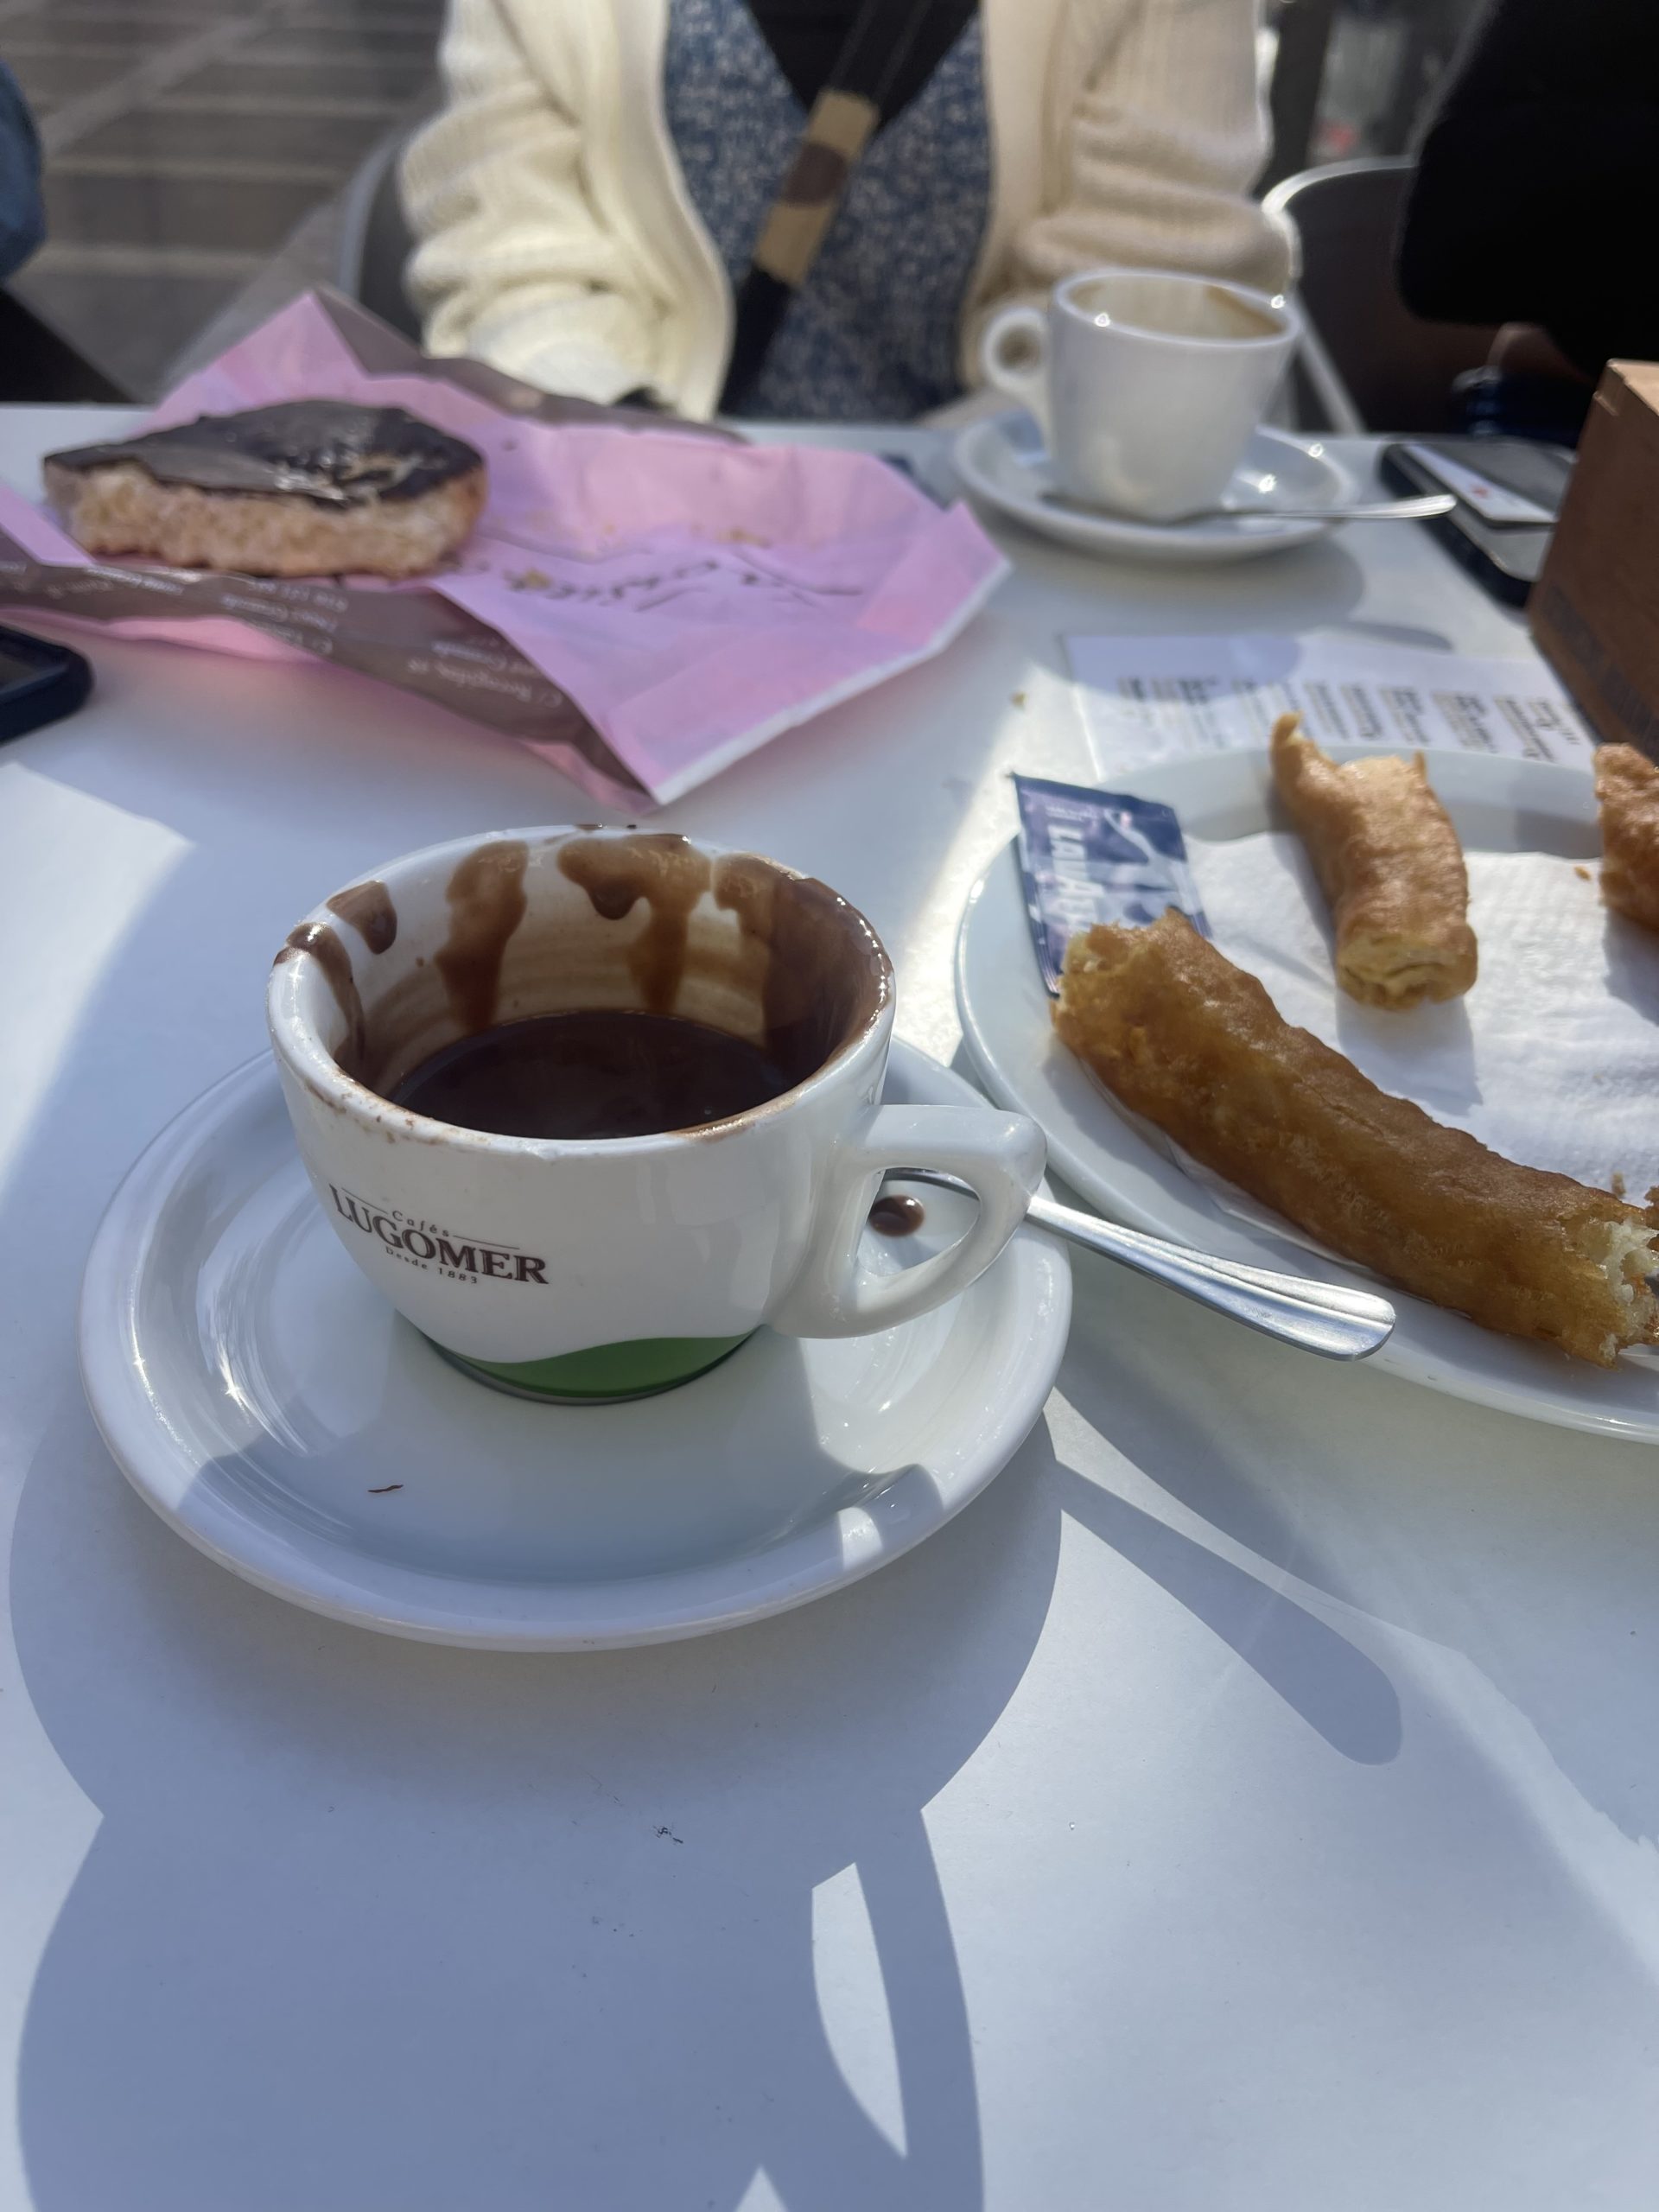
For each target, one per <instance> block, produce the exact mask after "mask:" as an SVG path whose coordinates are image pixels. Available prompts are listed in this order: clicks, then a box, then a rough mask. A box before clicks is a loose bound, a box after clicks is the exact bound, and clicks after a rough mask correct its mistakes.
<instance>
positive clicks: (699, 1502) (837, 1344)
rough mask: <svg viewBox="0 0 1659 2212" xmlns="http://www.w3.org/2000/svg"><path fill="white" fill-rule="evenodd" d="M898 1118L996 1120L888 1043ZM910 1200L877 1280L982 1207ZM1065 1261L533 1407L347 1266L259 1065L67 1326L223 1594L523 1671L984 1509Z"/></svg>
mask: <svg viewBox="0 0 1659 2212" xmlns="http://www.w3.org/2000/svg"><path fill="white" fill-rule="evenodd" d="M885 1096H887V1099H889V1100H891V1101H895V1102H897V1103H911V1104H940V1105H960V1104H974V1103H981V1102H980V1100H979V1095H978V1093H976V1092H975V1091H973V1090H970V1089H969V1086H968V1085H967V1084H965V1083H963V1080H962V1079H961V1077H957V1076H955V1075H953V1074H951V1073H950V1071H948V1070H946V1069H944V1068H942V1067H941V1066H939V1065H938V1063H937V1062H936V1061H933V1060H931V1059H930V1058H928V1057H927V1056H926V1055H925V1053H922V1052H918V1051H917V1050H915V1049H914V1048H913V1047H912V1046H906V1045H903V1044H900V1043H896V1042H895V1044H894V1045H893V1050H892V1056H891V1059H890V1061H889V1064H888V1071H887V1088H886V1093H885ZM916 1195H917V1196H918V1198H922V1199H923V1201H924V1202H925V1213H926V1218H925V1223H924V1224H923V1226H922V1227H921V1228H920V1230H918V1231H917V1232H916V1233H915V1234H914V1235H912V1236H908V1237H906V1238H904V1239H901V1240H893V1239H889V1238H886V1237H882V1236H878V1235H876V1234H875V1233H874V1231H871V1232H868V1234H867V1235H866V1236H865V1239H864V1243H863V1246H862V1249H861V1261H862V1263H863V1264H865V1265H867V1266H868V1267H869V1268H871V1269H872V1270H874V1271H876V1272H880V1273H884V1274H885V1273H889V1272H891V1271H893V1269H895V1268H900V1267H903V1266H906V1265H908V1264H911V1263H912V1262H913V1261H914V1260H917V1259H921V1258H924V1257H925V1256H927V1255H929V1254H930V1253H931V1252H933V1251H937V1250H939V1249H943V1247H944V1245H945V1244H946V1243H949V1242H950V1241H951V1240H952V1239H953V1238H954V1237H955V1236H957V1235H958V1234H959V1233H960V1232H961V1230H962V1229H963V1226H964V1225H965V1223H966V1220H967V1218H968V1217H969V1213H970V1211H971V1201H969V1200H968V1199H965V1198H962V1199H958V1198H956V1197H955V1196H954V1195H953V1194H951V1193H949V1192H938V1191H932V1190H928V1191H922V1190H920V1189H919V1188H918V1191H917V1193H916ZM1070 1318H1071V1276H1070V1272H1069V1269H1068V1266H1067V1262H1066V1259H1065V1254H1064V1252H1063V1250H1062V1249H1060V1248H1059V1247H1058V1245H1057V1244H1055V1243H1053V1242H1052V1240H1051V1239H1049V1238H1048V1237H1046V1236H1044V1235H1043V1234H1042V1233H1041V1232H1040V1231H1039V1230H1032V1229H1021V1230H1019V1231H1017V1232H1016V1234H1015V1236H1014V1241H1013V1242H1012V1243H1011V1244H1010V1245H1009V1246H1008V1247H1007V1250H1006V1251H1005V1252H1004V1253H1003V1255H1002V1256H1001V1258H1000V1259H999V1260H998V1261H997V1262H995V1265H994V1266H993V1267H992V1268H990V1269H989V1270H988V1272H987V1273H986V1274H984V1275H982V1276H981V1277H980V1279H979V1280H978V1281H976V1283H974V1284H973V1285H972V1286H971V1287H970V1288H969V1289H968V1290H967V1291H966V1292H964V1293H963V1294H962V1295H961V1296H959V1297H958V1298H957V1299H955V1300H951V1301H950V1303H949V1304H948V1305H946V1306H942V1307H940V1308H938V1310H937V1311H935V1312H934V1313H929V1314H925V1315H923V1316H922V1317H920V1318H919V1319H916V1320H913V1321H911V1322H907V1323H905V1324H903V1325H900V1326H899V1327H897V1328H893V1329H888V1330H886V1331H883V1332H880V1333H878V1334H875V1335H871V1336H867V1337H853V1338H837V1339H833V1340H826V1339H817V1340H812V1341H808V1340H804V1339H800V1338H788V1337H783V1336H779V1335H776V1334H774V1333H773V1332H772V1331H771V1330H769V1329H764V1328H763V1329H761V1330H760V1331H759V1332H757V1333H756V1334H755V1335H754V1336H753V1338H750V1339H749V1341H748V1342H747V1343H746V1344H743V1345H741V1347H740V1348H739V1350H738V1351H736V1352H735V1353H734V1355H733V1356H732V1357H730V1358H729V1359H728V1360H726V1361H725V1362H724V1363H722V1364H721V1365H720V1366H718V1367H716V1368H715V1369H713V1370H710V1371H709V1372H708V1373H706V1374H704V1375H702V1376H699V1377H698V1378H697V1379H696V1381H694V1382H691V1383H686V1384H684V1385H683V1386H682V1387H681V1388H679V1389H674V1390H671V1391H668V1392H666V1393H664V1395H660V1396H655V1397H646V1398H641V1399H637V1400H634V1401H632V1402H627V1403H623V1404H606V1405H594V1406H563V1405H549V1404H533V1403H527V1402H524V1401H523V1400H522V1399H520V1398H518V1397H514V1396H509V1395H503V1394H501V1393H499V1392H497V1391H494V1390H492V1389H488V1388H487V1387H486V1386H485V1385H484V1384H482V1383H479V1382H477V1381H475V1380H474V1379H473V1378H472V1377H470V1376H467V1375H465V1374H462V1373H461V1372H460V1371H458V1370H456V1369H455V1368H454V1367H453V1366H452V1365H450V1364H449V1363H448V1362H447V1361H446V1360H445V1359H444V1358H443V1357H441V1355H440V1354H439V1353H438V1351H436V1350H435V1348H434V1347H433V1346H432V1345H431V1344H429V1343H428V1342H427V1341H426V1340H425V1338H423V1337H422V1336H421V1335H420V1334H419V1332H417V1331H416V1330H415V1329H414V1328H413V1327H411V1326H410V1324H409V1323H408V1322H407V1321H405V1320H404V1319H401V1318H400V1317H399V1316H398V1315H397V1313H395V1312H394V1311H393V1310H392V1308H391V1306H390V1305H388V1304H387V1303H386V1301H385V1299H384V1298H382V1297H381V1296H380V1294H378V1292H377V1291H376V1290H375V1289H374V1288H373V1287H372V1286H371V1284H370V1283H369V1282H368V1281H367V1280H366V1278H365V1276H364V1275H363V1274H360V1273H359V1270H358V1269H357V1268H356V1267H355V1266H353V1262H352V1261H351V1260H350V1258H349V1257H348V1256H347V1255H346V1251H345V1249H343V1248H342V1246H341V1245H340V1242H339V1240H338V1239H337V1238H336V1236H334V1231H333V1230H331V1229H330V1227H329V1226H328V1224H327V1220H326V1218H325V1217H324V1215H323V1213H322V1211H321V1208H320V1206H319V1205H318V1204H317V1202H316V1199H315V1196H314V1194H313V1192H312V1189H311V1186H310V1184H309V1183H308V1180H307V1178H306V1175H305V1172H304V1169H303V1168H302V1166H301V1164H300V1161H299V1159H298V1156H297V1154H296V1151H295V1148H294V1140H293V1136H292V1133H291V1131H290V1128H289V1122H288V1116H287V1114H286V1112H285V1110H284V1109H283V1099H282V1094H281V1091H280V1089H279V1088H278V1084H277V1077H276V1072H275V1070H274V1068H273V1066H272V1065H271V1063H270V1060H269V1059H266V1058H260V1059H259V1060H257V1061H254V1062H251V1063H249V1064H248V1065H246V1066H245V1067H243V1068H240V1069H238V1070H237V1071H236V1072H235V1073H233V1074H232V1075H230V1076H227V1077H226V1078H225V1079H224V1080H223V1081H222V1082H220V1083H219V1084H215V1085H214V1087H213V1089H212V1090H209V1091H207V1093H205V1094H204V1096H201V1097H200V1098H199V1099H198V1100H197V1101H196V1102H195V1103H194V1105H192V1106H191V1107H189V1108H188V1109H187V1110H186V1111H185V1112H184V1113H183V1114H182V1115H181V1116H179V1117H178V1119H177V1120H176V1121H175V1122H173V1123H172V1124H171V1125H170V1127H168V1128H167V1129H165V1130H164V1131H163V1132H162V1135H160V1136H158V1137H157V1138H156V1140H155V1141H154V1142H153V1143H152V1144H151V1145H150V1146H149V1148H148V1150H147V1151H146V1152H145V1153H144V1154H143V1156H142V1157H141V1158H140V1159H139V1160H138V1161H137V1164H136V1166H134V1167H133V1168H132V1169H131V1171H130V1173H129V1174H128V1176H127V1178H126V1179H125V1181H124V1183H123V1184H122V1185H121V1187H120V1189H119V1190H118V1192H117V1193H116V1195H115V1197H114V1198H113V1199H112V1200H111V1205H110V1207H109V1210H108V1211H107V1212H106V1214H105V1217H104V1220H103V1222H102V1224H101V1225H100V1226H99V1231H98V1234H97V1236H96V1237H95V1239H94V1241H93V1244H92V1252H91V1254H90V1255H89V1258H88V1261H87V1265H86V1277H85V1280H84V1282H83V1285H82V1291H81V1301H80V1323H79V1328H80V1361H81V1373H82V1377H83V1380H84V1383H85V1385H86V1395H87V1400H88V1402H89V1403H90V1405H91V1408H92V1414H93V1417H94V1418H95V1420H96V1421H97V1422H98V1426H99V1429H100V1430H101V1431H102V1433H103V1435H104V1438H105V1442H106V1443H107V1444H108V1446H109V1447H110V1450H111V1453H112V1454H113V1456H114V1458H115V1459H116V1462H117V1464H118V1465H119V1466H120V1467H121V1469H122V1471H124V1473H125V1474H126V1476H127V1477H128V1478H129V1479H130V1481H131V1483H132V1484H133V1485H134V1487H135V1488H136V1489H137V1491H138V1492H139V1495H140V1496H141V1497H143V1498H144V1499H145V1500H146V1501H147V1502H148V1503H149V1504H150V1505H151V1506H153V1507H154V1508H155V1510H156V1512H158V1513H159V1514H160V1515H161V1516H162V1519H163V1520H165V1521H166V1522H168V1524H169V1525H170V1526H171V1527H172V1528H174V1529H176V1530H177V1531H178V1533H179V1534H180V1535H182V1536H184V1537H185V1538H187V1539H188V1541H190V1542H191V1543H193V1544H194V1545H195V1546H197V1548H199V1549H200V1550H202V1551H204V1552H206V1553H207V1554H208V1556H209V1557H210V1558H213V1559H215V1560H218V1561H219V1564H220V1565H221V1566H224V1567H229V1568H231V1569H232V1571H233V1572H234V1573H238V1574H240V1575H243V1576H245V1578H246V1579H247V1580H249V1581H251V1582H253V1583H256V1584H257V1585H258V1586H260V1587H261V1588H263V1589H264V1590H268V1591H270V1592H274V1593H275V1594H276V1595H277V1596H278V1597H282V1598H286V1599H290V1600H291V1601H292V1602H294V1603H295V1604H297V1605H303V1606H307V1607H309V1608H310V1609H311V1610H312V1611H316V1612H320V1613H325V1614H327V1615H329V1616H331V1617H332V1618H334V1619H337V1620H344V1621H350V1622H353V1623H356V1624H358V1625H359V1626H362V1627H365V1628H373V1629H379V1630H384V1631H385V1632H387V1633H390V1634H392V1635H398V1636H409V1637H417V1638H420V1639H422V1640H423V1641H426V1642H431V1643H455V1644H467V1645H474V1646H480V1647H490V1648H495V1649H517V1650H525V1651H554V1650H576V1649H595V1648H599V1647H603V1646H607V1645H619V1644H631V1643H657V1642H664V1641H667V1640H669V1639H671V1638H673V1637H684V1636H695V1635H699V1634H702V1633H703V1632H705V1631H708V1630H714V1629H719V1628H725V1627H732V1626H735V1625H737V1624H740V1623H742V1622H745V1621H749V1620H756V1619H760V1618H763V1617H764V1616H765V1615H766V1614H769V1613H773V1612H779V1611H784V1610H785V1609H786V1608H787V1607H790V1606H792V1605H803V1604H804V1603H806V1602H807V1601H808V1600H809V1599H813V1598H817V1597H821V1596H823V1594H824V1593H825V1592H829V1591H830V1590H835V1589H838V1588H839V1587H841V1586H842V1585H843V1584H845V1583H849V1582H853V1581H855V1580H858V1579H859V1578H860V1577H861V1576H862V1575H864V1574H868V1573H871V1572H872V1571H873V1570H874V1569H875V1568H876V1567H881V1566H884V1565H885V1564H886V1563H887V1561H888V1560H892V1559H896V1558H897V1557H898V1556H899V1554H900V1553H902V1552H905V1551H907V1550H909V1549H910V1548H911V1547H912V1545H914V1544H917V1543H919V1542H920V1541H922V1540H923V1539H924V1538H925V1537H926V1536H928V1535H931V1534H932V1532H933V1531H934V1529H938V1528H939V1527H941V1526H942V1525H943V1524H944V1522H946V1521H948V1520H949V1519H950V1517H951V1516H952V1515H953V1514H955V1513H957V1511H959V1510H961V1508H962V1507H963V1506H964V1505H965V1504H967V1503H968V1502H969V1500H970V1499H971V1498H972V1497H975V1496H976V1495H977V1493H978V1492H979V1491H981V1490H982V1489H983V1488H984V1487H985V1485H986V1484H988V1482H990V1480H991V1479H992V1478H993V1477H994V1476H995V1475H996V1474H997V1473H998V1472H999V1471H1000V1470H1001V1468H1002V1466H1003V1465H1005V1464H1006V1463H1007V1460H1008V1459H1009V1458H1010V1457H1011V1455H1012V1454H1013V1453H1014V1451H1015V1450H1016V1449H1017V1448H1018V1446H1019V1445H1020V1443H1021V1442H1022V1440H1024V1438H1025V1436H1026V1434H1027V1431H1028V1430H1029V1429H1030V1428H1031V1427H1032V1425H1033V1422H1034V1421H1036V1419H1037V1416H1038V1414H1039V1412H1040V1411H1041V1408H1042V1406H1043V1403H1044V1402H1045V1400H1046V1397H1047V1395H1048V1392H1049V1389H1050V1388H1051V1386H1052V1383H1053V1380H1054V1376H1055V1374H1056V1372H1057V1371H1058V1367H1059V1363H1060V1357H1061V1354H1062V1352H1063V1351H1064V1349H1065V1337H1066V1330H1067V1327H1068V1325H1069V1322H1070Z"/></svg>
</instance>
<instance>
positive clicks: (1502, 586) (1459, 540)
mask: <svg viewBox="0 0 1659 2212" xmlns="http://www.w3.org/2000/svg"><path fill="white" fill-rule="evenodd" d="M1437 463H1438V464H1440V465H1439V466H1438V467H1437V465H1436V464H1437ZM1377 469H1378V472H1379V474H1381V476H1382V478H1383V482H1384V483H1385V484H1386V485H1388V486H1389V489H1390V490H1391V491H1395V492H1405V493H1412V492H1454V493H1457V494H1458V504H1457V505H1456V506H1455V507H1453V508H1452V512H1450V514H1445V515H1436V516H1434V517H1433V519H1432V520H1431V521H1428V522H1426V523H1424V524H1422V527H1423V529H1425V530H1432V531H1433V533H1434V535H1435V537H1438V538H1439V539H1440V543H1441V544H1442V545H1444V546H1445V548H1446V550H1447V552H1448V553H1450V554H1451V555H1452V558H1453V559H1454V560H1456V561H1459V562H1461V563H1462V564H1463V566H1464V567H1465V569H1468V570H1469V572H1470V574H1471V575H1472V576H1473V577H1474V578H1475V580H1476V581H1477V582H1478V583H1480V584H1482V585H1483V586H1484V588H1485V589H1486V590H1488V591H1489V592H1491V594H1492V596H1493V598H1494V599H1501V600H1503V601H1504V602H1505V604H1506V605H1508V606H1510V607H1524V606H1525V604H1526V601H1527V594H1529V592H1530V591H1531V589H1532V588H1533V586H1534V584H1535V583H1536V582H1537V581H1538V572H1539V570H1540V569H1541V568H1542V567H1543V565H1544V556H1545V554H1546V553H1547V552H1548V550H1549V536H1550V532H1551V531H1552V530H1553V529H1554V526H1555V518H1556V516H1557V515H1558V514H1559V513H1560V511H1561V501H1562V499H1563V498H1564V497H1565V496H1566V493H1567V479H1568V478H1569V477H1570V476H1571V474H1573V452H1572V448H1570V447H1568V446H1552V445H1543V444H1541V443H1540V442H1538V441H1537V440H1536V439H1535V438H1474V437H1424V438H1409V439H1400V440H1397V441H1396V442H1395V443H1394V444H1392V445H1387V446H1384V447H1383V451H1382V453H1381V454H1380V455H1379V457H1378V460H1377ZM1508 516H1514V517H1516V519H1513V520H1510V519H1504V518H1505V517H1508Z"/></svg>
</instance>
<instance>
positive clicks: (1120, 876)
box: [1014, 776, 1210, 998]
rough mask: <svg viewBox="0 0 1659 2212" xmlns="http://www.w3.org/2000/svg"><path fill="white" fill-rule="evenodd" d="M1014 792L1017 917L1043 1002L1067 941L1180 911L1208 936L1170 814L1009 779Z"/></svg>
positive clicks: (1108, 796) (1146, 803)
mask: <svg viewBox="0 0 1659 2212" xmlns="http://www.w3.org/2000/svg"><path fill="white" fill-rule="evenodd" d="M1014 790H1015V791H1017V792H1018V794H1019V798H1020V874H1021V875H1022V876H1023V877H1024V878H1025V884H1026V912H1027V914H1029V915H1030V917H1031V934H1032V938H1033V942H1034V943H1035V944H1036V947H1037V964H1038V966H1039V968H1040V969H1042V971H1043V981H1044V982H1045V983H1046V984H1047V986H1048V990H1049V995H1050V996H1051V997H1052V998H1058V995H1059V989H1060V969H1061V966H1062V964H1063V963H1064V962H1065V948H1066V944H1067V943H1068V941H1069V940H1070V939H1071V938H1074V937H1075V936H1076V935H1077V931H1079V930H1086V929H1090V928H1092V927H1093V925H1095V924H1096V922H1118V923H1125V924H1128V925H1132V926H1135V927H1141V926H1144V925H1146V924H1147V923H1148V922H1155V921H1156V920H1157V918H1158V917H1159V916H1160V914H1161V913H1162V912H1164V910H1165V908H1166V907H1167V906H1179V908H1180V910H1181V912H1182V913H1184V914H1185V916H1186V918H1187V919H1188V921H1190V922H1191V923H1192V926H1193V928H1194V929H1196V930H1199V931H1202V932H1203V934H1204V935H1205V937H1208V936H1209V934H1210V929H1209V925H1208V924H1207V923H1206V922H1205V918H1204V910H1203V908H1202V907H1201V906H1199V904H1198V892H1197V890H1196V889H1195V888H1194V886H1193V882H1192V870H1191V869H1190V868H1188V866H1187V864H1186V842H1185V839H1184V838H1183V837H1182V836H1181V825H1180V823H1179V820H1178V819H1177V817H1176V814H1175V810H1174V809H1173V807H1169V806H1161V805H1160V804H1158V802H1157V801H1156V800H1155V799H1149V798H1131V797H1130V796H1129V794H1128V792H1127V791H1085V790H1083V789H1082V788H1081V787H1080V786H1079V785H1076V784H1051V783H1047V782H1046V781H1045V780H1044V779H1042V778H1041V777H1040V776H1016V777H1015V778H1014Z"/></svg>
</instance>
